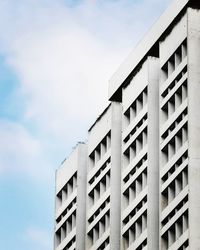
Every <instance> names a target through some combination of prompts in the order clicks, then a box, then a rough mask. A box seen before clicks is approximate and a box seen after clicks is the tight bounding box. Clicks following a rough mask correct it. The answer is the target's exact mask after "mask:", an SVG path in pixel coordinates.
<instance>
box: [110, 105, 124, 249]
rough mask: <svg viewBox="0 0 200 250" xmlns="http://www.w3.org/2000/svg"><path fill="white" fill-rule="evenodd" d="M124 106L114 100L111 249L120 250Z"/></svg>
mask: <svg viewBox="0 0 200 250" xmlns="http://www.w3.org/2000/svg"><path fill="white" fill-rule="evenodd" d="M121 120H122V106H121V103H118V102H112V122H111V124H112V129H111V133H112V134H111V149H112V151H111V164H112V165H111V185H110V186H111V195H110V196H111V206H110V207H111V209H110V232H111V233H110V249H111V250H120V238H121V133H122V122H121Z"/></svg>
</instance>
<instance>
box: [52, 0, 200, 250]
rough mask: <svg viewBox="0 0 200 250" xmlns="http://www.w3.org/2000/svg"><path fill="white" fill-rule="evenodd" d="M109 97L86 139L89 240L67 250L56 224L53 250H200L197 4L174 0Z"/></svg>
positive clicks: (192, 0) (129, 60)
mask: <svg viewBox="0 0 200 250" xmlns="http://www.w3.org/2000/svg"><path fill="white" fill-rule="evenodd" d="M109 100H110V105H109V106H108V107H107V109H106V110H105V111H104V112H103V113H102V114H101V115H100V116H99V118H98V119H97V120H96V122H95V123H94V125H93V126H92V127H91V128H90V130H89V133H88V143H87V144H88V149H87V152H86V151H85V158H86V159H87V164H86V167H85V168H83V169H84V171H85V175H87V181H86V180H85V185H86V186H87V191H86V194H84V197H86V198H85V201H86V203H87V204H86V212H85V215H84V216H85V221H84V223H83V224H84V226H85V229H82V230H83V231H84V230H85V234H84V237H85V244H82V245H74V247H73V245H72V246H71V248H69V247H67V245H66V244H65V245H62V240H65V239H64V238H67V237H68V234H67V233H64V234H63V233H62V230H61V229H62V227H60V226H58V225H57V227H56V230H55V235H56V237H55V238H56V242H57V245H58V247H57V249H60V250H61V249H79V250H80V249H81V250H89V249H91V250H103V249H106V250H108V249H109V250H132V249H133V250H142V249H148V250H156V249H158V250H167V249H169V250H184V249H191V250H198V249H200V228H199V225H200V168H199V166H200V112H199V109H200V2H199V1H197V0H196V1H195V0H181V1H180V0H174V1H172V4H171V5H170V6H169V8H168V9H167V10H166V11H165V12H164V14H163V15H162V16H161V17H160V19H159V20H158V21H157V22H156V23H155V25H154V26H153V27H152V28H151V30H150V31H149V32H148V33H147V35H146V36H145V37H144V39H143V40H142V41H141V42H140V44H139V45H138V46H137V47H136V48H135V49H134V51H133V52H132V53H131V54H130V55H129V56H128V57H127V59H126V60H125V61H124V62H123V63H122V65H121V66H120V67H119V69H118V70H117V72H116V73H115V74H114V75H113V76H112V77H111V79H110V82H109ZM84 162H85V161H84ZM69 166H70V164H69ZM69 166H68V168H70V167H69ZM63 169H66V167H64V166H63ZM86 169H87V170H86ZM58 171H59V170H58ZM86 172H87V173H86ZM69 177H70V178H71V174H70V172H68V170H66V171H63V173H61V174H60V175H59V176H58V175H57V184H56V186H57V187H58V186H60V183H62V180H63V179H65V180H66V181H64V182H66V183H67V181H68V180H69ZM56 190H57V191H56V197H59V196H60V193H59V192H60V190H62V188H61V187H59V188H57V189H56ZM78 195H79V193H78ZM81 195H83V194H81ZM56 199H58V198H56ZM59 202H60V201H59ZM59 202H58V203H59ZM82 202H83V200H82ZM80 204H81V203H80ZM78 207H79V205H78V206H77V208H78ZM58 218H59V216H57V217H56V220H57V219H58ZM82 219H83V217H82ZM63 221H64V220H63ZM83 224H82V225H83ZM59 225H60V224H59ZM83 231H82V232H83ZM58 232H59V233H58ZM63 235H64V236H65V237H64V236H63ZM78 237H79V236H78V232H76V236H75V239H77V242H78ZM82 242H83V241H82ZM73 244H74V243H73Z"/></svg>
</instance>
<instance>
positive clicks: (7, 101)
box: [0, 0, 172, 250]
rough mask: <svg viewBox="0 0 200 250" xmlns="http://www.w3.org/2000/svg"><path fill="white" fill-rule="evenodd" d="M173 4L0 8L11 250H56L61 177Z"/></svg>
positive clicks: (86, 2)
mask: <svg viewBox="0 0 200 250" xmlns="http://www.w3.org/2000/svg"><path fill="white" fill-rule="evenodd" d="M171 1H172V0H171ZM169 2H170V0H162V1H161V0H18V1H16V0H0V212H1V213H0V222H1V226H0V246H1V249H2V250H11V249H14V250H27V249H28V250H52V248H53V212H54V171H55V169H56V168H57V167H59V165H60V163H61V162H62V160H63V159H64V158H65V157H67V155H68V154H69V153H70V152H71V150H72V148H73V146H74V145H75V144H76V142H77V141H85V140H86V138H87V129H88V127H89V126H90V125H91V124H92V123H93V121H94V120H95V118H96V116H98V114H99V113H100V112H101V111H102V110H103V108H104V107H105V106H106V105H107V95H108V94H107V89H108V80H109V78H110V77H111V76H112V74H113V73H114V72H115V71H116V70H117V67H118V66H119V65H120V63H121V62H122V61H123V60H124V59H125V58H126V56H127V55H128V54H129V52H130V51H131V50H132V49H133V48H134V46H135V45H136V44H137V42H138V41H139V40H140V39H141V38H142V36H143V35H144V34H145V32H146V31H147V30H148V29H149V28H150V26H151V25H152V24H153V23H154V22H155V20H156V19H157V18H158V17H159V16H160V14H161V13H162V12H163V10H164V9H165V8H166V6H167V5H168V4H169Z"/></svg>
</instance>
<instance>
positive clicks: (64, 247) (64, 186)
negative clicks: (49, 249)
mask: <svg viewBox="0 0 200 250" xmlns="http://www.w3.org/2000/svg"><path fill="white" fill-rule="evenodd" d="M86 171H87V146H86V145H85V144H84V143H78V144H77V146H76V148H75V149H74V151H73V152H72V154H71V155H70V156H69V158H68V159H67V160H65V161H64V162H63V163H62V165H61V167H60V168H59V169H58V170H57V172H56V190H55V192H56V199H55V237H54V249H56V250H68V249H70V250H72V249H83V248H82V246H84V245H85V230H86V227H85V224H86Z"/></svg>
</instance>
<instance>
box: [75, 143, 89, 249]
mask: <svg viewBox="0 0 200 250" xmlns="http://www.w3.org/2000/svg"><path fill="white" fill-rule="evenodd" d="M78 150H79V152H78V154H79V156H78V171H77V212H76V250H84V249H85V247H84V246H85V234H86V183H87V146H86V145H85V144H79V148H78Z"/></svg>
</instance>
